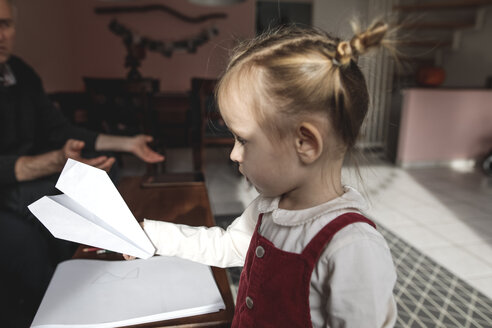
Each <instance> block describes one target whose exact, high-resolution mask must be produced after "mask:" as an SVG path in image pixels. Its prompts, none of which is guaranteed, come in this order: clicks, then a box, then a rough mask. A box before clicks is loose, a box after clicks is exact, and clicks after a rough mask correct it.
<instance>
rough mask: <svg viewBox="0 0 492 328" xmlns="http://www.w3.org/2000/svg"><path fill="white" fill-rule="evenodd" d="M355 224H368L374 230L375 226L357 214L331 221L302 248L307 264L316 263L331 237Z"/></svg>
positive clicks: (341, 216) (346, 214)
mask: <svg viewBox="0 0 492 328" xmlns="http://www.w3.org/2000/svg"><path fill="white" fill-rule="evenodd" d="M356 222H365V223H367V224H370V225H371V226H373V227H374V228H375V229H376V224H374V222H372V221H371V220H369V219H368V218H366V217H365V216H363V215H361V214H358V213H345V214H342V215H340V216H338V217H337V218H335V219H334V220H332V221H331V222H330V223H328V224H327V225H325V226H324V227H323V229H321V230H320V231H319V232H318V233H317V234H316V236H314V238H313V239H311V241H310V242H309V244H308V245H307V246H306V248H304V251H303V252H302V255H303V256H304V257H305V258H307V260H308V261H309V263H312V264H313V265H314V264H315V263H316V262H317V261H318V258H319V257H320V255H321V253H322V252H323V250H324V248H325V245H326V244H328V243H329V242H330V241H331V239H332V238H333V236H334V235H335V234H336V233H337V232H338V231H340V230H342V229H343V228H345V227H346V226H348V225H350V224H352V223H356Z"/></svg>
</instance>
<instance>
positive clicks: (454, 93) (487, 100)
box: [397, 89, 492, 165]
mask: <svg viewBox="0 0 492 328" xmlns="http://www.w3.org/2000/svg"><path fill="white" fill-rule="evenodd" d="M490 104H492V91H486V90H446V89H435V90H432V89H407V90H404V91H403V105H402V113H401V124H400V137H399V144H398V152H397V162H398V163H399V164H402V165H412V164H440V163H442V162H444V163H446V162H449V161H452V160H454V159H475V158H477V157H478V156H480V155H484V154H485V153H487V152H488V151H490V147H491V145H492V129H491V128H490V122H492V111H491V110H490V109H491V105H490Z"/></svg>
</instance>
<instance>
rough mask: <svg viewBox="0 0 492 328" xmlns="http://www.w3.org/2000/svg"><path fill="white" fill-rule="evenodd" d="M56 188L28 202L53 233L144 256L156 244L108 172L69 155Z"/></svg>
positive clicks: (148, 255)
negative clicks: (56, 193)
mask: <svg viewBox="0 0 492 328" xmlns="http://www.w3.org/2000/svg"><path fill="white" fill-rule="evenodd" d="M56 188H57V189H59V190H60V191H61V192H63V194H61V195H56V196H44V197H42V198H41V199H39V200H37V201H35V202H34V203H32V204H31V205H29V206H28V208H29V210H30V211H31V212H32V213H33V214H34V215H35V216H36V217H37V218H38V219H39V221H41V223H43V225H44V226H45V227H46V228H47V229H48V230H49V231H50V232H51V233H52V234H53V236H55V237H57V238H60V239H65V240H69V241H73V242H77V243H81V244H86V245H90V246H94V247H99V248H103V249H107V250H111V251H114V252H119V253H123V254H128V255H132V256H136V257H139V258H144V259H147V258H149V257H151V256H152V255H154V253H155V248H154V246H153V245H152V243H151V242H150V240H149V238H148V237H147V235H146V234H145V232H144V231H143V230H142V228H141V227H140V225H139V224H138V222H137V220H136V219H135V217H134V216H133V214H132V212H131V211H130V209H129V208H128V206H127V205H126V203H125V201H124V200H123V198H122V197H121V195H120V193H119V192H118V190H117V189H116V187H115V186H114V184H113V183H112V181H111V179H110V178H109V176H108V175H107V173H106V172H105V171H103V170H101V169H98V168H95V167H92V166H90V165H87V164H84V163H80V162H78V161H75V160H72V159H69V160H68V161H67V163H66V164H65V167H64V168H63V171H62V173H61V174H60V178H59V179H58V181H57V183H56Z"/></svg>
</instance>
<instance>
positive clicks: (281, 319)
mask: <svg viewBox="0 0 492 328" xmlns="http://www.w3.org/2000/svg"><path fill="white" fill-rule="evenodd" d="M262 217H263V214H260V216H259V218H258V223H257V225H256V229H255V233H254V234H253V237H252V238H251V243H250V244H249V249H248V253H247V255H246V261H245V264H244V268H243V271H242V273H241V279H240V281H239V290H238V295H237V302H236V311H235V314H234V320H233V322H232V327H234V328H236V327H238V328H239V327H241V328H246V327H276V328H279V327H281V328H284V327H289V328H294V327H303V328H305V327H312V323H311V315H310V308H309V285H310V281H311V274H312V272H313V269H314V266H315V265H316V262H317V261H318V258H319V256H320V255H321V253H322V252H323V250H324V249H325V245H326V244H328V243H329V242H330V240H331V239H332V238H333V236H334V235H335V233H337V232H338V231H339V230H340V229H342V228H344V227H345V226H347V225H349V224H352V223H355V222H366V223H368V224H370V225H372V226H373V227H374V228H376V225H375V224H374V223H373V222H372V221H370V220H369V219H367V218H365V217H364V216H362V215H360V214H357V213H345V214H343V215H340V216H339V217H337V218H335V219H334V220H332V221H331V222H330V223H328V224H327V225H326V226H325V227H324V228H323V229H321V230H320V231H319V232H318V233H317V234H316V236H314V238H313V239H312V240H311V241H310V242H309V244H308V245H307V246H306V248H305V249H304V250H303V252H302V253H301V254H296V253H291V252H286V251H283V250H281V249H278V248H276V247H275V246H274V245H273V243H271V242H270V241H269V240H267V239H266V238H264V237H262V236H261V235H260V234H259V228H260V227H261V220H262Z"/></svg>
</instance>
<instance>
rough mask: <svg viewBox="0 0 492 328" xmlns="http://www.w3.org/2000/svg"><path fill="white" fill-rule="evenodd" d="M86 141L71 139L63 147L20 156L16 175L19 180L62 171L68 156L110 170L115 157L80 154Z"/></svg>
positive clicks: (16, 165) (16, 163)
mask: <svg viewBox="0 0 492 328" xmlns="http://www.w3.org/2000/svg"><path fill="white" fill-rule="evenodd" d="M82 148H84V142H83V141H79V140H73V139H69V140H68V141H67V142H66V143H65V145H64V146H63V148H62V149H59V150H53V151H50V152H47V153H44V154H41V155H35V156H20V157H19V158H18V159H17V161H16V162H15V177H16V180H17V181H28V180H34V179H37V178H42V177H45V176H48V175H51V174H54V173H58V172H61V170H62V169H63V166H64V165H65V162H66V161H67V159H68V158H73V159H75V160H77V161H79V162H83V163H85V164H88V165H92V166H94V167H97V168H100V169H103V170H106V171H107V170H109V169H110V168H111V166H112V165H113V163H114V161H115V159H114V158H113V157H109V158H108V157H107V156H99V157H96V158H90V159H85V158H82V157H81V156H80V152H81V151H82Z"/></svg>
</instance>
